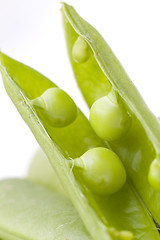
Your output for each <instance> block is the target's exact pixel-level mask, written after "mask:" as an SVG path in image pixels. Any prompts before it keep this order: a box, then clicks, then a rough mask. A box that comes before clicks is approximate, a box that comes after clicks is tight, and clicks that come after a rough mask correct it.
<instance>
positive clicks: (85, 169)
mask: <svg viewBox="0 0 160 240" xmlns="http://www.w3.org/2000/svg"><path fill="white" fill-rule="evenodd" d="M73 164H74V165H73V166H74V167H80V168H81V171H82V176H83V178H84V179H85V183H86V184H87V186H88V187H89V188H90V189H91V190H92V191H93V192H96V193H97V194H102V195H106V194H113V193H115V192H117V191H119V190H120V189H121V188H122V186H123V185H124V183H125V181H126V172H125V169H124V167H123V164H122V162H121V160H120V159H119V157H118V156H117V155H116V154H115V153H114V152H112V151H111V150H109V149H107V148H102V147H98V148H93V149H90V150H88V151H87V152H85V153H84V154H83V155H82V156H81V157H80V158H77V159H75V160H74V162H73Z"/></svg>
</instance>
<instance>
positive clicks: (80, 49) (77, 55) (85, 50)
mask: <svg viewBox="0 0 160 240" xmlns="http://www.w3.org/2000/svg"><path fill="white" fill-rule="evenodd" d="M89 55H90V48H89V46H88V44H87V43H86V42H85V41H84V40H83V38H81V37H78V39H77V40H76V42H75V43H74V46H73V49H72V56H73V59H74V61H75V62H77V63H84V62H86V61H87V60H88V58H89Z"/></svg>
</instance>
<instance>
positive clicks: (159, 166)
mask: <svg viewBox="0 0 160 240" xmlns="http://www.w3.org/2000/svg"><path fill="white" fill-rule="evenodd" d="M148 181H149V183H150V185H151V186H152V187H153V188H154V189H155V190H156V191H157V192H160V163H159V161H158V160H157V159H155V160H154V161H153V162H152V163H151V165H150V168H149V173H148Z"/></svg>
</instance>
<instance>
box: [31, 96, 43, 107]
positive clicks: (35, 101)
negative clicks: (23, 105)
mask: <svg viewBox="0 0 160 240" xmlns="http://www.w3.org/2000/svg"><path fill="white" fill-rule="evenodd" d="M31 104H32V105H33V106H36V107H39V108H43V109H46V104H45V102H44V100H43V98H42V97H38V98H35V99H32V100H31Z"/></svg>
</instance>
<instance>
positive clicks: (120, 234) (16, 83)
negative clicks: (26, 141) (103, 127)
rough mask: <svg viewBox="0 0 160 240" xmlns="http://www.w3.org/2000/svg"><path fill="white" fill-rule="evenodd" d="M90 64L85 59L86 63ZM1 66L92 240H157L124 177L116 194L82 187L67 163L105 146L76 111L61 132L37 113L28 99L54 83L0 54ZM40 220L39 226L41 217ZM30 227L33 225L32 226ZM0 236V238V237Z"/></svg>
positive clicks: (9, 89)
mask: <svg viewBox="0 0 160 240" xmlns="http://www.w3.org/2000/svg"><path fill="white" fill-rule="evenodd" d="M89 61H90V58H89V59H88V61H87V62H89ZM0 63H1V64H0V71H1V73H2V76H3V81H4V85H5V88H6V91H7V93H8V95H9V96H10V98H11V99H12V101H13V103H14V104H15V106H16V107H17V109H18V111H19V113H20V114H21V116H22V118H23V119H24V120H25V122H26V123H27V124H28V126H29V127H30V129H31V131H32V132H33V134H34V135H35V137H36V139H37V141H38V142H39V144H40V146H41V147H42V149H43V150H44V152H45V154H46V155H47V158H48V159H49V161H50V164H51V166H52V168H53V169H54V171H55V172H56V175H57V177H58V179H59V181H60V183H61V184H62V185H63V188H64V191H65V192H66V193H67V196H68V197H69V198H70V200H71V202H72V203H73V205H74V206H75V208H76V210H77V212H78V213H79V216H80V218H81V219H82V221H83V223H84V226H85V227H86V229H87V230H88V232H89V234H90V237H91V239H95V240H97V239H101V240H106V239H107V240H111V239H112V240H115V239H123V240H124V239H126V237H127V238H128V239H129V240H131V239H133V237H134V239H135V240H136V239H137V240H138V239H140V238H141V240H144V239H145V240H153V239H154V240H158V239H160V236H159V233H158V231H157V229H156V226H155V224H154V222H153V220H152V218H151V216H150V215H149V213H148V211H147V209H146V208H145V206H144V205H143V203H142V201H141V200H140V198H139V196H138V195H137V192H136V191H135V189H134V188H133V186H132V184H131V182H130V180H129V179H128V178H127V179H126V183H125V184H124V185H123V187H122V188H121V189H120V190H119V191H117V192H116V193H114V194H112V195H105V196H104V195H103V196H102V195H100V194H96V193H94V192H93V191H92V189H90V187H89V186H88V185H87V184H86V183H85V181H86V179H83V177H82V172H81V169H80V168H76V167H75V168H74V167H73V168H71V167H70V163H71V160H72V161H74V159H77V158H79V157H81V156H83V154H84V153H86V152H87V151H88V150H89V149H94V148H97V147H102V148H104V147H106V144H105V143H104V142H103V141H102V140H101V139H100V138H99V137H98V136H97V135H96V134H95V133H94V131H93V129H92V128H91V126H90V124H89V122H88V120H87V119H86V117H85V116H84V115H83V114H82V112H81V111H79V114H78V116H77V118H76V120H75V121H74V122H73V123H72V124H70V125H67V126H66V127H65V128H55V127H53V126H52V124H50V121H48V118H46V117H45V115H44V114H43V112H42V111H41V109H40V108H37V107H35V108H34V106H33V105H32V104H31V101H32V100H33V99H35V98H37V97H39V96H41V95H42V94H43V93H44V92H45V91H46V90H47V89H48V88H54V87H56V85H55V84H53V83H52V82H51V81H50V80H49V79H47V78H46V77H44V76H43V75H41V74H40V73H38V72H36V71H35V70H33V69H31V68H29V67H28V66H26V65H24V64H22V63H19V62H17V61H15V60H13V59H11V58H9V57H7V56H6V55H5V54H3V53H0ZM84 64H85V63H84ZM84 64H82V65H84ZM33 82H34V84H33ZM44 169H45V168H44ZM30 171H31V170H30ZM43 177H44V178H45V176H43ZM53 181H54V179H53ZM22 189H24V187H22ZM17 205H18V203H17ZM25 209H26V208H25ZM22 211H23V209H22ZM27 212H28V211H26V214H27ZM24 214H25V213H24ZM11 220H12V219H11ZM7 221H8V219H7ZM14 221H15V215H14V220H12V223H13V224H11V222H10V225H13V226H14ZM39 221H42V222H43V218H41V220H40V219H39ZM5 224H7V223H6V222H5ZM5 224H4V225H3V226H5ZM32 226H33V227H34V224H32ZM8 227H9V226H8V225H6V227H5V228H3V229H4V231H5V232H7V230H8ZM39 227H40V225H39ZM27 228H28V226H26V229H27ZM19 231H20V230H19ZM26 231H28V230H26ZM30 232H31V231H30ZM0 238H3V237H2V235H1V234H0ZM5 239H6V238H5ZM46 239H48V238H47V237H46ZM62 239H63V238H62Z"/></svg>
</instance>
